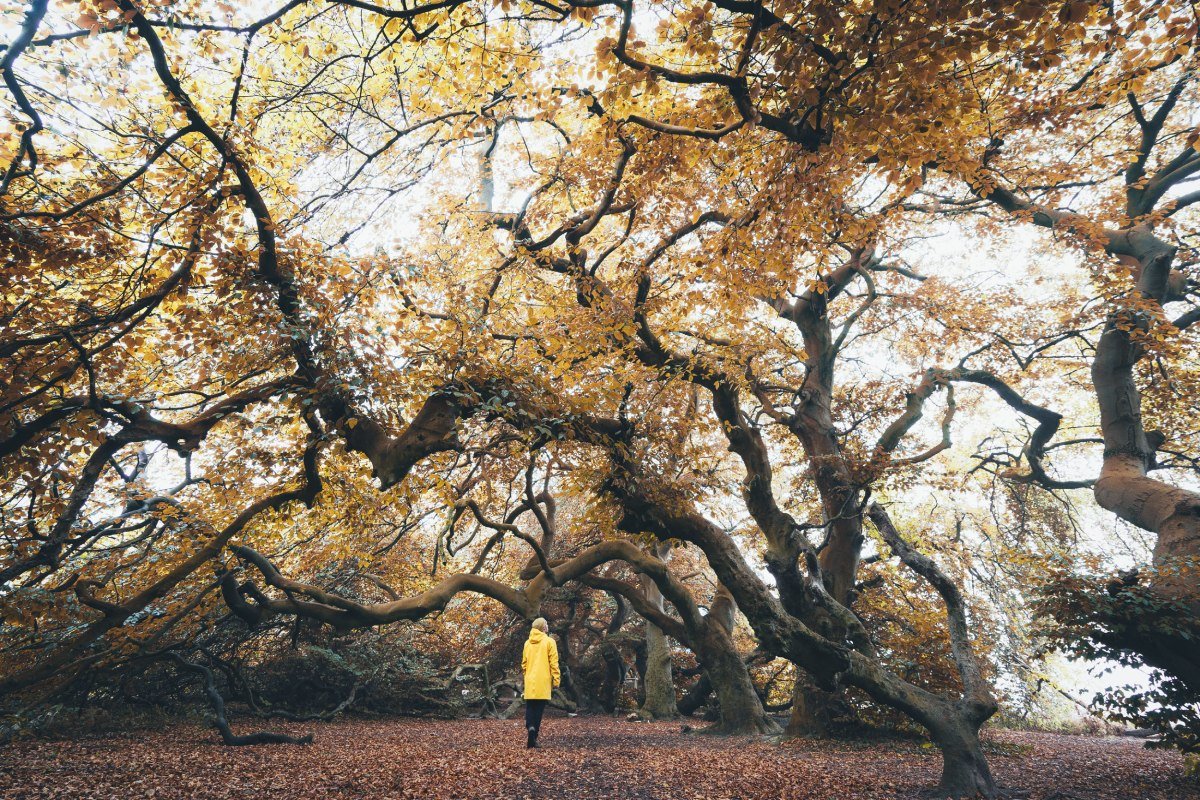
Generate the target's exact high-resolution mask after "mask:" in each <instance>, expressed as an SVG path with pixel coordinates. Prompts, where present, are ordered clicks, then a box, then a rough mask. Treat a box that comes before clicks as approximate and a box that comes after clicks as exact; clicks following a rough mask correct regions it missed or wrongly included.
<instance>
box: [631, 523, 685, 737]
mask: <svg viewBox="0 0 1200 800" xmlns="http://www.w3.org/2000/svg"><path fill="white" fill-rule="evenodd" d="M656 555H657V556H658V557H659V558H660V559H662V560H663V561H666V560H667V558H668V557H669V556H670V546H669V545H666V544H660V545H659V546H658V548H657V552H656ZM640 582H641V584H642V592H643V593H644V594H645V595H646V598H647V599H648V600H649V601H650V602H651V603H652V604H653V605H654V606H655V607H656V608H658V609H659V610H662V608H663V596H662V592H660V591H659V590H658V585H657V584H655V583H654V581H653V580H652V579H651V578H650V577H649V576H646V575H642V576H640ZM645 625H646V669H645V672H644V673H643V677H644V679H645V689H646V698H645V700H644V702H643V703H642V707H641V710H640V715H641V716H642V717H643V718H646V719H677V718H678V717H679V709H678V708H677V707H676V705H675V680H674V677H673V676H672V674H671V647H670V643H669V642H668V641H667V636H666V634H664V633H663V632H662V630H660V629H659V627H658V626H657V625H654V624H653V623H651V622H650V621H649V620H646V623H645Z"/></svg>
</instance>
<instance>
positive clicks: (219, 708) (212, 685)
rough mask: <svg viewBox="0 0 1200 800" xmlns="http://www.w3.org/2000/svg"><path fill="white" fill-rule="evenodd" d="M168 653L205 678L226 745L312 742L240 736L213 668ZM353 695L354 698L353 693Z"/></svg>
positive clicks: (308, 740)
mask: <svg viewBox="0 0 1200 800" xmlns="http://www.w3.org/2000/svg"><path fill="white" fill-rule="evenodd" d="M168 655H169V656H170V657H171V659H172V660H173V661H174V662H175V663H176V664H178V665H179V668H180V669H183V670H187V671H188V672H194V673H195V674H197V675H199V676H201V677H202V678H203V679H204V693H205V694H206V695H207V696H208V702H209V703H210V704H212V708H213V714H214V719H213V727H214V728H216V729H217V731H219V732H220V734H221V741H222V742H224V743H225V744H226V745H228V746H230V747H240V746H242V745H248V744H312V740H313V737H312V734H306V735H304V736H299V737H297V736H288V735H287V734H286V733H272V732H271V731H260V732H258V733H251V734H247V735H246V736H238V735H237V734H235V733H234V732H233V728H231V727H229V719H228V717H227V716H226V715H225V699H224V698H223V697H221V693H220V692H218V691H217V684H216V681H215V680H214V679H213V673H212V670H211V669H209V668H208V667H206V666H204V665H203V664H197V663H196V662H194V661H188V660H187V659H186V658H184V657H183V656H181V655H179V654H178V653H169V654H168ZM351 697H352V698H353V695H351Z"/></svg>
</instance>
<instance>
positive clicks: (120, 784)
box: [0, 717, 1200, 800]
mask: <svg viewBox="0 0 1200 800" xmlns="http://www.w3.org/2000/svg"><path fill="white" fill-rule="evenodd" d="M237 727H238V728H239V732H243V731H248V730H249V729H250V728H251V727H255V728H256V729H257V728H258V727H259V726H258V724H257V723H255V725H253V726H252V725H251V724H250V723H248V722H244V723H243V724H242V725H240V726H237ZM270 728H271V729H272V730H286V731H288V732H290V733H294V734H299V733H303V732H307V731H312V732H313V733H315V735H316V741H315V743H314V744H312V745H309V746H291V745H263V746H255V747H224V746H222V745H220V744H218V743H217V742H216V734H215V733H214V732H213V731H211V730H208V729H206V728H203V727H201V726H199V725H190V724H178V725H173V726H170V727H167V728H165V729H162V730H153V731H130V732H127V733H122V734H119V735H116V736H109V737H103V738H101V737H93V738H82V739H76V740H67V741H24V742H17V743H15V744H12V745H9V746H8V747H5V748H0V798H3V799H4V800H9V799H10V798H12V799H13V800H16V799H17V798H20V799H21V800H26V798H28V799H29V800H33V799H34V798H39V799H40V798H72V800H74V799H76V798H78V799H79V800H84V799H85V798H119V799H120V800H135V799H136V798H163V800H167V799H168V798H179V799H180V800H183V799H184V798H186V800H200V799H201V798H213V799H214V800H215V799H216V798H245V800H251V798H253V800H262V799H263V798H281V799H283V798H287V800H309V799H310V798H311V799H313V800H343V799H346V800H349V799H350V798H356V799H357V798H364V799H365V798H370V799H371V800H375V799H384V798H439V799H440V798H505V800H521V799H522V798H558V799H561V800H576V799H579V800H582V799H584V798H587V799H591V798H595V799H596V800H601V799H603V800H610V799H612V800H690V799H693V798H694V799H696V800H699V799H700V798H703V800H722V799H724V798H731V799H732V798H737V799H738V800H742V799H743V798H744V799H745V800H752V799H757V798H772V799H773V800H774V798H784V799H789V800H790V799H792V798H795V799H796V800H799V799H800V798H805V799H810V798H811V799H813V800H816V799H820V800H859V799H863V800H865V799H866V798H915V797H917V796H918V795H919V792H920V790H921V789H922V788H927V787H929V786H931V785H933V784H934V783H935V782H936V780H937V776H938V770H939V767H940V758H939V756H938V754H937V752H936V751H935V750H931V749H928V748H922V747H920V746H919V745H918V744H917V743H916V742H910V741H904V740H885V741H873V742H861V741H833V742H830V741H813V740H802V741H794V742H789V743H786V744H783V745H777V744H771V743H768V742H765V741H749V740H745V739H719V738H714V737H708V736H700V735H696V734H684V733H681V732H680V726H679V725H678V724H672V723H631V722H625V721H623V720H617V719H611V718H607V717H577V718H565V717H556V718H551V719H548V720H547V721H546V723H545V725H544V727H543V732H542V747H540V748H539V749H537V750H532V751H530V750H526V749H525V746H524V745H525V740H524V737H523V736H522V729H521V722H520V720H510V721H493V720H487V721H480V720H454V721H439V720H367V721H364V720H342V721H339V722H335V723H325V724H309V725H304V724H286V723H277V724H274V725H271V726H270ZM988 749H989V751H990V753H991V755H990V758H991V763H992V767H993V770H994V772H995V774H996V776H997V778H998V779H999V781H1000V782H1001V783H1002V784H1004V785H1006V786H1009V787H1013V788H1018V789H1022V790H1025V791H1026V792H1028V797H1030V798H1031V800H1107V799H1108V798H1114V800H1115V799H1116V798H1120V799H1121V800H1192V799H1193V798H1195V799H1196V800H1200V783H1198V782H1197V781H1195V780H1194V779H1188V778H1185V777H1184V776H1183V769H1182V760H1181V758H1180V757H1179V755H1178V754H1176V753H1172V752H1165V751H1157V750H1146V749H1145V748H1144V747H1143V746H1142V744H1141V743H1140V742H1138V741H1134V740H1129V739H1117V738H1098V737H1083V736H1061V735H1055V734H1048V733H1018V732H1013V731H995V732H992V733H990V734H989V736H988Z"/></svg>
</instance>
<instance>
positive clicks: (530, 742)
mask: <svg viewBox="0 0 1200 800" xmlns="http://www.w3.org/2000/svg"><path fill="white" fill-rule="evenodd" d="M525 746H526V747H537V730H536V729H534V728H530V729H529V738H528V739H527V740H526V741H525Z"/></svg>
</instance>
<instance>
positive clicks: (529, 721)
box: [525, 700, 550, 736]
mask: <svg viewBox="0 0 1200 800" xmlns="http://www.w3.org/2000/svg"><path fill="white" fill-rule="evenodd" d="M549 702H550V701H549V700H526V701H525V729H526V730H529V729H530V728H533V731H534V733H533V735H534V736H537V732H538V731H540V730H541V729H542V714H544V713H545V712H546V704H547V703H549Z"/></svg>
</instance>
